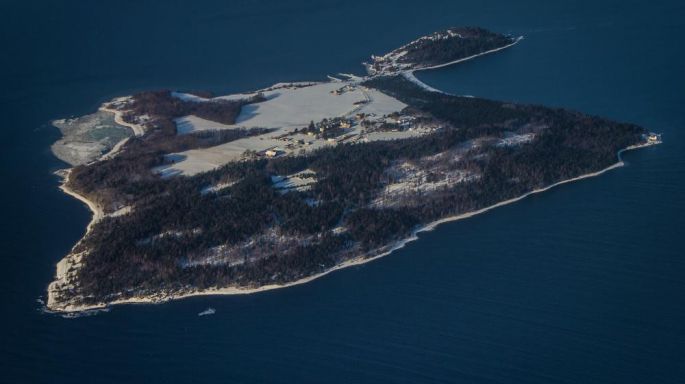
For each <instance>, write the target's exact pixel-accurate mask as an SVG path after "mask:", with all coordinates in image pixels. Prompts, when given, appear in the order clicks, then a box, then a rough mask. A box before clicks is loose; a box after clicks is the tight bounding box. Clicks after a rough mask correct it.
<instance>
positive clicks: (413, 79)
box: [400, 36, 523, 94]
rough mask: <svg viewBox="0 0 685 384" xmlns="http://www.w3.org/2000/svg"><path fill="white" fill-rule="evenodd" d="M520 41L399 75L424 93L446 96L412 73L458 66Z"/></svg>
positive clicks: (520, 38)
mask: <svg viewBox="0 0 685 384" xmlns="http://www.w3.org/2000/svg"><path fill="white" fill-rule="evenodd" d="M521 40H523V36H519V37H517V38H516V39H514V42H513V43H511V44H507V45H505V46H502V47H499V48H495V49H491V50H489V51H485V52H481V53H478V54H475V55H472V56H469V57H464V58H463V59H459V60H454V61H450V62H448V63H443V64H437V65H433V66H430V67H423V68H414V69H409V70H406V71H401V72H400V74H401V75H402V76H404V77H405V78H406V79H407V80H409V81H411V82H412V83H414V84H416V85H418V86H419V87H421V88H423V89H425V90H426V91H430V92H438V93H443V94H448V93H447V92H444V91H441V90H439V89H437V88H433V87H431V86H430V85H428V84H426V83H424V82H423V81H421V80H419V79H418V78H417V77H416V76H415V75H414V72H418V71H426V70H430V69H437V68H443V67H448V66H450V65H454V64H458V63H463V62H465V61H469V60H472V59H475V58H477V57H480V56H485V55H488V54H490V53H495V52H498V51H501V50H503V49H507V48H509V47H513V46H514V45H516V44H518V43H519V41H521Z"/></svg>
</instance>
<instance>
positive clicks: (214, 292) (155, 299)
mask: <svg viewBox="0 0 685 384" xmlns="http://www.w3.org/2000/svg"><path fill="white" fill-rule="evenodd" d="M656 144H659V143H642V144H636V145H631V146H629V147H626V148H623V149H621V150H620V151H618V152H617V157H618V162H616V163H614V164H612V165H610V166H608V167H606V168H604V169H601V170H599V171H596V172H591V173H587V174H584V175H580V176H577V177H574V178H571V179H566V180H562V181H559V182H557V183H554V184H551V185H548V186H546V187H543V188H538V189H535V190H532V191H530V192H526V193H524V194H523V195H520V196H518V197H514V198H511V199H508V200H505V201H501V202H499V203H496V204H493V205H490V206H487V207H484V208H481V209H478V210H475V211H470V212H465V213H462V214H459V215H454V216H449V217H445V218H442V219H439V220H436V221H433V222H430V223H428V224H425V225H422V226H420V227H418V228H417V229H415V230H414V231H412V233H411V234H410V235H409V236H408V237H406V238H404V239H401V240H398V241H396V242H394V243H392V244H390V245H389V246H388V247H389V249H388V250H387V251H385V252H382V253H380V254H378V255H375V256H373V257H368V258H364V257H363V255H361V256H358V257H355V258H353V259H350V260H347V261H345V262H343V263H341V264H338V265H336V266H334V267H332V268H329V269H327V270H325V271H323V272H321V273H318V274H315V275H312V276H308V277H304V278H302V279H299V280H295V281H292V282H288V283H285V284H269V285H263V286H260V287H257V288H238V287H226V288H210V289H206V290H196V291H188V292H183V293H171V294H164V293H160V294H156V295H149V296H138V297H129V298H126V299H120V300H113V301H111V302H108V303H97V304H91V305H78V306H77V305H66V306H62V307H60V306H53V307H52V308H51V305H50V304H51V303H54V296H53V294H52V291H51V289H50V288H51V287H53V284H55V283H57V282H58V280H55V281H53V282H52V283H50V286H49V287H48V300H47V304H46V308H47V312H50V313H61V314H69V313H75V312H85V311H93V310H102V309H105V308H109V307H111V306H113V305H120V304H160V303H165V302H168V301H171V300H180V299H184V298H189V297H195V296H219V295H248V294H253V293H259V292H265V291H271V290H274V289H280V288H288V287H292V286H296V285H301V284H306V283H309V282H311V281H313V280H316V279H318V278H321V277H324V276H326V275H328V274H329V273H332V272H335V271H338V270H341V269H345V268H349V267H353V266H358V265H362V264H366V263H369V262H372V261H374V260H377V259H380V258H382V257H385V256H388V255H390V254H391V253H393V252H394V251H397V250H399V249H402V248H404V247H405V246H406V245H407V244H408V243H410V242H412V241H415V240H418V239H419V237H418V234H419V233H422V232H429V231H432V230H434V229H435V228H437V227H438V226H440V225H441V224H444V223H449V222H453V221H458V220H463V219H468V218H471V217H474V216H476V215H479V214H481V213H485V212H488V211H490V210H492V209H495V208H499V207H502V206H505V205H509V204H512V203H515V202H518V201H520V200H523V199H525V198H526V197H528V196H531V195H534V194H537V193H541V192H545V191H548V190H550V189H552V188H554V187H557V186H560V185H563V184H567V183H571V182H574V181H579V180H583V179H587V178H591V177H596V176H599V175H602V174H604V173H606V172H608V171H611V170H613V169H616V168H620V167H622V166H624V165H625V163H624V162H623V160H622V158H621V155H622V154H623V153H624V152H626V151H630V150H634V149H639V148H644V147H649V146H653V145H656ZM65 180H66V179H65ZM63 190H64V189H63ZM65 192H66V191H65ZM69 194H70V195H72V196H74V197H76V198H78V199H79V200H81V201H83V202H84V203H86V204H87V205H88V207H89V208H91V204H92V202H91V203H90V204H89V203H88V200H87V199H85V198H84V197H83V196H80V195H78V194H76V193H74V192H73V191H72V193H69ZM92 206H93V207H97V206H95V205H92ZM91 210H93V209H91ZM93 213H94V216H95V213H96V210H93ZM93 223H94V221H93V220H91V224H93ZM91 224H89V228H90V225H91ZM87 233H88V232H86V234H87ZM84 236H85V235H84ZM77 245H78V244H77ZM78 257H79V255H74V254H72V253H70V254H69V255H67V256H66V257H65V258H63V259H62V260H60V262H59V263H58V276H57V277H59V270H60V263H62V262H65V260H67V259H69V260H67V262H66V264H68V265H62V268H65V267H69V268H70V267H72V266H74V267H75V266H77V265H78V260H72V259H74V258H78ZM70 258H71V259H70ZM74 261H75V262H74ZM62 275H63V276H62V277H64V274H62Z"/></svg>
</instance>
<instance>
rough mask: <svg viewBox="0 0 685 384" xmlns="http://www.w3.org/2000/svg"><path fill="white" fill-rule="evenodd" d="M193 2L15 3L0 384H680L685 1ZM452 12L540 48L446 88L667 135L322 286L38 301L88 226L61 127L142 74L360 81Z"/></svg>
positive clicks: (179, 83) (3, 80)
mask: <svg viewBox="0 0 685 384" xmlns="http://www.w3.org/2000/svg"><path fill="white" fill-rule="evenodd" d="M192 4H193V5H192V6H191V5H190V3H188V2H181V1H164V2H162V1H158V2H152V1H142V2H137V1H119V2H114V3H113V2H92V1H88V2H87V1H69V2H47V1H31V0H25V1H12V0H5V1H1V2H0V47H2V51H3V52H2V54H1V55H0V84H1V85H2V86H1V87H0V112H1V114H0V116H1V119H0V138H1V139H2V140H0V176H1V177H2V179H1V180H2V189H1V191H2V200H1V201H2V215H0V263H1V264H0V266H1V268H0V300H1V302H0V308H1V310H2V314H1V316H0V329H1V330H0V382H2V383H74V382H98V383H120V382H128V383H173V382H182V383H187V382H227V383H254V382H260V383H261V382H268V383H293V382H311V383H379V382H392V383H441V382H450V383H682V382H685V252H684V251H683V237H684V235H685V201H684V198H685V155H683V152H682V147H683V144H685V137H684V132H685V113H684V112H685V111H684V106H685V95H684V92H683V91H685V72H683V68H685V53H684V52H683V47H685V37H684V36H685V35H684V33H683V31H684V30H685V28H684V27H685V6H684V5H683V3H682V2H679V1H651V2H638V1H601V0H594V1H574V2H549V1H543V0H539V1H533V0H525V1H521V2H516V3H514V2H511V1H506V0H487V1H482V2H480V1H479V2H475V1H454V0H452V1H423V2H417V1H396V2H392V3H391V2H381V1H370V0H365V1H314V0H296V1H287V2H286V1H275V0H266V1H259V2H257V1H233V2H225V1H218V0H217V1H202V2H193V3H192ZM458 25H479V26H484V27H487V28H491V29H493V30H496V31H501V32H506V33H512V34H516V35H524V36H525V40H523V41H522V42H521V43H520V44H519V45H517V46H515V47H514V48H512V49H509V50H505V51H503V52H500V53H498V54H495V55H491V56H486V57H483V58H479V59H477V60H474V61H471V62H467V63H464V64H461V65H458V66H453V67H449V68H443V69H439V70H435V71H431V72H425V73H421V74H419V75H418V77H419V78H421V79H422V80H424V81H426V82H427V83H429V84H430V85H432V86H435V87H437V88H441V89H444V90H446V91H449V92H453V93H457V94H467V95H476V96H483V97H489V98H495V99H501V100H512V101H517V102H527V103H541V104H548V105H553V106H563V107H569V108H573V109H577V110H580V111H583V112H587V113H592V114H598V115H602V116H607V117H611V118H614V119H618V120H625V121H630V122H634V123H638V124H641V125H643V126H645V127H648V128H649V129H650V130H653V131H657V132H661V133H663V134H664V139H665V143H664V144H663V145H660V146H657V147H652V148H647V149H644V150H640V151H636V152H630V153H627V154H626V155H625V156H624V159H625V160H626V162H627V166H626V167H624V168H621V169H617V170H614V171H612V172H610V173H607V174H605V175H603V176H601V177H598V178H593V179H588V180H584V181H581V182H578V183H573V184H569V185H565V186H562V187H560V188H557V189H554V190H551V191H548V192H545V193H544V194H539V195H536V196H533V197H531V198H528V199H525V200H524V201H521V202H519V203H516V204H513V205H509V206H506V207H502V208H499V209H497V210H494V211H491V212H489V213H487V214H484V215H480V216H478V217H475V218H472V219H468V220H464V221H460V222H455V223H450V224H446V225H443V226H441V227H439V228H438V229H437V230H435V231H433V232H430V233H424V234H421V235H420V240H419V241H417V242H413V243H411V244H410V245H408V246H407V247H406V248H404V249H402V250H400V251H398V252H396V253H394V254H393V255H391V256H389V257H386V258H383V259H381V260H378V261H376V262H373V263H369V264H366V265H363V266H359V267H354V268H349V269H346V270H343V271H338V272H336V273H333V274H331V275H328V276H326V277H325V278H322V279H319V280H317V281H314V282H312V283H309V284H306V285H301V286H297V287H293V288H289V289H283V290H277V291H272V292H266V293H261V294H257V295H250V296H240V297H203V298H191V299H187V300H182V301H178V302H172V303H167V304H163V305H137V306H120V307H115V308H113V309H112V310H111V311H110V312H108V313H101V314H98V315H96V316H90V317H82V318H78V319H65V318H62V317H59V316H55V315H46V314H42V313H41V312H40V304H39V303H37V302H36V300H37V299H40V298H42V297H43V295H44V292H45V288H46V286H47V284H48V283H49V281H50V280H51V278H52V276H53V274H54V265H55V263H56V262H57V261H58V260H59V259H60V258H62V256H63V255H64V254H65V253H66V252H68V250H69V249H70V247H71V246H72V245H73V244H74V243H75V242H76V241H77V240H78V238H79V237H80V236H81V235H82V233H83V231H84V229H85V225H86V224H87V222H88V220H89V212H88V211H87V209H86V208H85V207H84V206H82V205H81V204H80V203H79V202H78V201H76V200H74V199H71V198H69V197H68V196H66V195H64V194H62V193H61V192H60V191H59V190H58V189H57V186H58V180H57V178H56V177H55V176H53V175H52V171H54V170H56V169H58V168H60V167H63V166H64V164H63V163H60V162H59V160H57V159H56V158H54V156H52V155H51V153H50V151H49V146H50V144H51V143H52V142H54V141H55V140H56V139H57V138H58V137H59V135H58V131H57V129H55V128H52V127H50V126H49V124H48V122H49V121H50V120H52V119H55V118H63V117H69V116H72V115H82V114H86V113H91V112H93V111H94V110H95V108H96V107H97V106H98V105H99V104H100V103H101V102H103V101H105V100H107V99H109V98H112V97H114V96H118V95H125V94H129V93H131V92H134V91H137V90H143V89H156V88H174V89H208V90H211V91H215V92H233V91H244V90H250V89H256V88H259V87H263V86H267V85H270V84H271V83H274V82H279V81H291V80H318V79H324V78H325V75H326V74H334V73H337V72H355V73H361V71H362V67H361V66H360V65H359V63H360V62H361V61H363V60H364V59H366V58H367V57H368V56H369V55H370V54H373V53H376V54H378V53H383V52H385V51H387V50H389V49H392V48H394V47H396V46H398V45H400V44H402V43H404V42H406V41H407V40H409V39H412V38H414V37H416V36H419V35H421V34H425V33H429V32H432V31H434V30H438V29H441V28H445V27H449V26H458ZM208 307H212V308H215V309H216V313H215V314H213V315H209V316H202V317H198V316H197V314H198V313H199V312H201V311H204V310H205V309H207V308H208Z"/></svg>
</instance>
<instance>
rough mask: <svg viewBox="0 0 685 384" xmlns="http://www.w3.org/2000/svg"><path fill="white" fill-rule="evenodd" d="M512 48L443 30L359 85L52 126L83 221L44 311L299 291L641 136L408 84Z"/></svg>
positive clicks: (633, 129) (116, 112)
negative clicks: (423, 73) (89, 215)
mask: <svg viewBox="0 0 685 384" xmlns="http://www.w3.org/2000/svg"><path fill="white" fill-rule="evenodd" d="M519 41H520V38H515V37H512V36H507V35H503V34H499V33H493V32H490V31H487V30H484V29H481V28H451V29H448V30H445V31H441V32H436V33H434V34H431V35H428V36H425V37H421V38H419V39H417V40H415V41H412V42H410V43H408V44H406V45H404V46H402V47H400V48H398V49H396V50H393V51H392V52H390V53H387V54H385V55H383V56H372V57H371V60H370V61H369V62H368V63H365V64H364V65H365V66H366V70H367V73H368V74H367V76H364V77H359V76H355V75H348V74H340V75H336V76H331V77H330V81H326V82H303V83H287V84H285V83H284V84H276V85H274V86H272V87H269V88H266V89H262V90H259V91H255V92H248V93H243V94H234V95H228V96H214V95H211V94H209V93H206V92H175V91H170V90H162V91H153V92H142V93H139V94H135V95H132V96H128V97H121V98H117V99H115V100H112V101H110V102H107V103H105V104H104V105H103V106H102V107H101V108H100V110H99V111H98V112H97V113H96V114H94V115H89V116H84V117H80V118H76V119H71V120H60V121H58V122H56V123H55V125H57V126H58V127H59V128H60V129H61V130H62V132H63V133H64V138H63V139H62V140H60V141H59V142H58V143H56V144H55V145H54V146H53V149H54V151H55V153H56V154H57V155H58V157H60V158H61V159H64V160H65V161H67V162H68V163H70V164H71V165H72V166H73V167H72V168H70V169H68V170H65V171H63V172H62V176H63V177H64V179H63V185H62V189H63V190H64V191H65V192H67V193H69V194H71V195H72V196H74V197H77V198H78V199H80V200H82V201H84V202H85V203H86V204H88V206H89V207H90V208H91V210H93V212H94V216H93V220H92V222H91V223H90V225H89V226H88V229H87V231H86V233H85V235H84V236H83V238H82V239H81V240H80V241H79V242H78V243H77V244H76V245H75V246H74V247H73V249H72V250H71V252H70V253H69V254H68V255H66V256H65V257H64V258H63V259H62V260H61V261H60V262H59V263H58V264H57V272H56V276H55V279H54V281H53V282H52V283H50V285H49V287H48V300H47V307H48V309H49V310H51V311H55V312H78V311H85V310H89V309H97V308H103V307H106V306H109V305H112V304H118V303H136V302H162V301H166V300H171V299H175V298H181V297H186V296H192V295H210V294H245V293H252V292H257V291H261V290H267V289H274V288H280V287H286V286H289V285H293V284H298V283H303V282H307V281H310V280H312V279H315V278H317V277H319V276H322V275H324V274H326V273H329V272H331V271H334V270H337V269H340V268H344V267H346V266H350V265H354V264H359V263H364V262H368V261H370V260H373V259H375V258H378V257H381V256H383V255H387V254H388V253H390V252H392V251H393V250H395V249H397V248H398V247H401V246H402V245H403V244H404V243H406V242H407V241H410V240H413V239H415V238H416V237H415V235H416V233H417V232H419V231H422V230H426V229H430V228H433V227H434V226H435V225H436V224H439V223H442V222H445V221H450V220H456V219H460V218H464V217H469V216H472V215H475V214H478V213H481V212H484V211H487V210H489V209H491V208H494V207H497V206H501V205H503V204H507V203H510V202H513V201H516V200H519V199H521V198H523V197H525V196H527V195H529V194H531V193H536V192H540V191H544V190H546V189H548V188H551V187H553V186H556V185H558V184H561V183H565V182H569V181H573V180H577V179H580V178H584V177H590V176H595V175H598V174H600V173H602V172H604V171H606V170H608V169H612V168H614V167H617V166H620V165H622V163H621V161H620V152H621V151H623V150H625V149H630V148H637V147H641V146H646V145H651V144H655V143H658V142H659V137H658V136H656V135H652V134H649V133H648V132H647V131H646V130H645V129H644V128H641V127H639V126H637V125H634V124H628V123H620V122H615V121H610V120H607V119H604V118H601V117H596V116H588V115H585V114H582V113H579V112H574V111H569V110H566V109H559V108H548V107H544V106H539V105H522V104H515V103H510V102H502V101H493V100H486V99H482V98H474V97H464V96H457V95H451V94H447V93H444V92H441V91H439V90H436V89H434V88H432V87H430V86H428V85H426V84H424V83H422V82H421V81H420V80H418V79H417V78H416V77H415V76H414V72H415V71H418V70H427V69H431V68H436V67H441V66H445V65H450V64H454V63H458V62H460V61H464V60H468V59H471V58H474V57H477V56H480V55H484V54H488V53H492V52H497V51H500V50H502V49H505V48H508V47H512V46H514V45H515V44H517V43H518V42H519Z"/></svg>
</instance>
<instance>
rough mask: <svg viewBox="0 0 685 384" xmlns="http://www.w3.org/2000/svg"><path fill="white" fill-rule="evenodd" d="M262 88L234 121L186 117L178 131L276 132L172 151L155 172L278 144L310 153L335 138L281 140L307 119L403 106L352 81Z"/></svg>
mask: <svg viewBox="0 0 685 384" xmlns="http://www.w3.org/2000/svg"><path fill="white" fill-rule="evenodd" d="M346 85H348V86H349V87H348V88H349V89H348V90H346V91H345V92H342V93H340V94H336V93H334V91H336V90H338V89H340V88H341V87H343V86H346ZM261 92H262V94H263V95H264V96H265V97H266V99H267V100H266V101H264V102H260V103H255V104H249V105H246V106H244V107H243V109H242V111H241V113H240V115H239V116H238V118H237V121H236V124H232V125H224V124H218V123H213V122H209V121H207V120H204V119H200V118H198V117H195V116H185V117H182V118H179V119H177V123H178V129H179V132H180V133H182V134H183V133H189V132H195V131H202V130H207V129H232V128H275V129H276V131H272V132H269V133H267V134H264V135H260V136H253V137H248V138H243V139H239V140H236V141H232V142H229V143H226V144H222V145H218V146H215V147H211V148H205V149H193V150H189V151H185V152H181V153H177V154H172V155H169V158H173V159H174V162H173V163H171V164H167V165H164V166H161V167H158V168H156V169H155V171H156V172H159V173H161V174H163V175H177V174H183V175H193V174H197V173H200V172H205V171H209V170H212V169H215V168H217V167H220V166H222V165H224V164H226V163H228V162H230V161H235V160H239V159H241V158H242V156H243V154H244V153H245V151H246V150H250V151H255V152H263V151H266V150H268V149H271V148H279V149H281V150H283V151H284V152H285V153H293V152H296V151H302V150H304V151H310V150H313V149H317V148H321V147H323V146H326V145H333V144H334V141H325V140H323V139H314V138H311V137H309V138H308V137H307V136H306V135H301V134H298V135H294V136H292V137H289V138H285V137H283V135H286V134H289V133H292V132H293V131H294V130H295V129H302V128H305V127H306V126H307V125H309V123H310V122H311V121H314V122H318V121H321V120H322V119H324V118H329V119H330V118H332V117H350V118H351V117H354V115H356V114H357V113H365V114H367V115H369V114H373V115H376V116H383V115H387V114H390V113H393V112H399V111H401V110H402V109H404V108H405V107H406V104H404V103H402V102H400V101H399V100H397V99H395V98H392V97H390V96H388V95H385V94H383V93H381V92H379V91H376V90H373V89H368V88H365V87H362V86H359V85H357V83H356V81H344V82H341V81H334V82H325V83H309V84H299V83H298V84H295V85H292V86H289V85H284V84H277V85H275V86H273V87H271V88H268V89H265V90H262V91H261ZM174 95H175V96H176V97H180V98H183V99H186V100H193V101H197V102H202V101H204V100H206V99H203V98H200V97H197V96H193V95H188V94H181V93H174ZM253 95H254V93H252V94H237V95H228V96H221V97H218V98H216V99H234V100H235V99H241V98H246V97H250V96H253ZM360 102H361V103H360ZM355 103H357V104H355ZM356 131H358V130H353V132H356ZM357 134H358V132H357ZM405 136H406V133H404V134H403V132H397V135H393V134H392V133H388V134H385V135H378V137H375V136H374V138H373V140H388V139H393V138H400V137H405ZM298 139H299V140H303V141H304V140H305V139H306V140H307V145H306V146H305V145H301V146H297V145H294V144H293V142H294V141H295V142H296V140H298ZM289 144H290V145H289Z"/></svg>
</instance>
